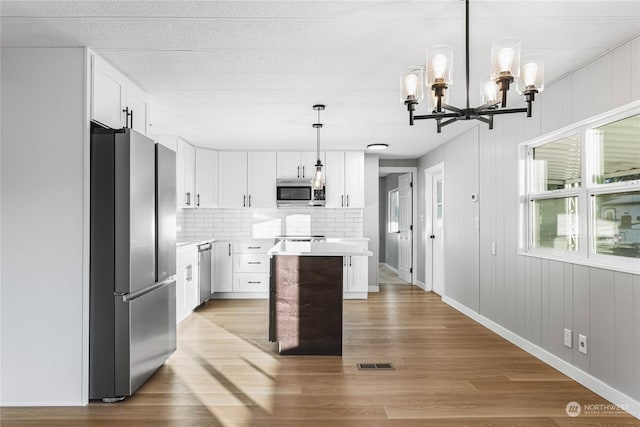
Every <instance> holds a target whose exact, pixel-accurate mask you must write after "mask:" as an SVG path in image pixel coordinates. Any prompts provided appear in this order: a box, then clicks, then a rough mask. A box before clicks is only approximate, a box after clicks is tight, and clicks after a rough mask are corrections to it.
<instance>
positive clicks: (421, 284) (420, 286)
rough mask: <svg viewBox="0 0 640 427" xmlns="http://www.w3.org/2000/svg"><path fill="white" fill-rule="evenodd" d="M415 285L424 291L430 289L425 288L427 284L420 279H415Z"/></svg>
mask: <svg viewBox="0 0 640 427" xmlns="http://www.w3.org/2000/svg"><path fill="white" fill-rule="evenodd" d="M414 284H415V285H416V286H417V287H419V288H420V289H422V290H424V291H430V289H427V285H425V284H424V283H422V282H421V281H420V280H418V279H416V283H414Z"/></svg>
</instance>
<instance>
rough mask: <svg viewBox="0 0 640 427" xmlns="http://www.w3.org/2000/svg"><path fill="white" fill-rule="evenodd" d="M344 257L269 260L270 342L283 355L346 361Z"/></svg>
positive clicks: (287, 256)
mask: <svg viewBox="0 0 640 427" xmlns="http://www.w3.org/2000/svg"><path fill="white" fill-rule="evenodd" d="M342 268H343V257H342V256H298V255H276V256H273V257H272V258H271V283H270V295H269V298H270V307H269V317H270V318H269V321H270V325H269V326H270V327H269V335H270V336H269V340H270V341H273V342H278V343H279V348H280V354H286V355H294V354H298V355H335V356H341V355H342V301H343V298H342V286H343V283H342V278H343V272H342Z"/></svg>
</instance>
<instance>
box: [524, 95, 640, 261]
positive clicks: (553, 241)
mask: <svg viewBox="0 0 640 427" xmlns="http://www.w3.org/2000/svg"><path fill="white" fill-rule="evenodd" d="M524 152H526V162H523V164H524V165H526V170H525V171H524V172H525V173H524V174H523V176H524V177H525V185H524V191H525V192H526V197H523V199H522V200H523V203H524V204H526V205H528V207H526V208H525V209H524V210H523V212H525V215H524V217H523V224H522V225H523V229H524V230H526V232H525V234H524V235H526V238H525V239H526V242H523V243H524V244H523V245H522V246H523V248H524V249H525V250H526V251H527V252H529V253H537V254H539V255H541V256H545V254H546V255H549V256H551V255H553V256H554V257H555V256H560V257H568V258H573V259H582V260H583V261H584V262H585V263H587V264H594V265H603V266H609V267H614V268H623V269H626V268H627V267H628V268H629V269H630V270H632V271H634V272H637V271H638V265H640V263H638V260H637V259H633V260H631V258H640V107H638V106H637V103H635V104H634V105H633V106H632V107H627V108H621V109H618V110H616V111H614V112H612V113H611V114H609V115H603V116H600V117H598V118H597V119H594V120H592V121H590V122H589V121H587V122H584V123H583V124H579V125H576V126H575V127H573V128H565V129H564V130H563V131H560V132H558V133H555V134H551V135H547V136H544V137H542V138H540V139H538V140H536V141H533V142H530V143H528V144H526V145H525V150H523V153H524Z"/></svg>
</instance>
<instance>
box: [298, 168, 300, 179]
mask: <svg viewBox="0 0 640 427" xmlns="http://www.w3.org/2000/svg"><path fill="white" fill-rule="evenodd" d="M298 178H300V166H298Z"/></svg>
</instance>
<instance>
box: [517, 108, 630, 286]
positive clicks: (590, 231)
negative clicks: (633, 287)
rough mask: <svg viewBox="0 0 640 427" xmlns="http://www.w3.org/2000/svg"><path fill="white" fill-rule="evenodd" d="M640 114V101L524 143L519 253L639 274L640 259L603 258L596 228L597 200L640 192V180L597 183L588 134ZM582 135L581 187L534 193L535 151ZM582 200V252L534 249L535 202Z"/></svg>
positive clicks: (522, 148) (580, 230)
mask: <svg viewBox="0 0 640 427" xmlns="http://www.w3.org/2000/svg"><path fill="white" fill-rule="evenodd" d="M637 114H640V101H634V102H632V103H629V104H627V105H624V106H622V107H619V108H616V109H613V110H611V111H608V112H606V113H603V114H600V115H597V116H594V117H591V118H589V119H586V120H583V121H581V122H578V123H574V124H572V125H569V126H566V127H564V128H561V129H558V130H556V131H554V132H550V133H548V134H545V135H542V136H540V137H537V138H534V139H530V140H528V141H524V142H522V143H521V144H520V146H519V153H520V167H519V176H520V185H519V189H520V198H519V199H520V209H519V212H520V215H519V216H520V221H519V222H520V235H519V242H518V248H519V249H518V253H519V254H521V255H528V256H534V257H539V258H547V259H559V260H565V261H568V262H572V263H577V264H583V265H588V266H594V267H601V268H608V269H615V270H619V271H624V272H629V273H633V274H639V273H640V268H638V264H639V259H638V258H631V257H622V256H615V255H607V254H599V253H597V252H596V247H595V241H596V240H595V239H596V236H595V232H594V224H595V220H596V214H595V209H594V202H593V196H596V195H601V194H615V193H621V192H631V191H640V180H633V181H625V182H615V183H604V184H597V183H595V182H594V180H593V174H592V171H593V168H592V163H591V162H592V161H593V160H592V159H593V157H594V156H593V155H592V154H591V153H590V152H589V151H588V150H589V149H590V147H588V146H587V141H588V138H587V131H588V130H589V129H593V128H597V127H600V126H604V125H607V124H609V123H613V122H616V121H620V120H623V119H625V118H628V117H631V116H634V115H637ZM574 135H578V136H579V138H580V150H581V158H580V168H581V171H580V175H581V177H580V178H581V179H580V181H581V185H580V187H577V188H576V187H573V188H566V189H556V190H548V191H535V192H534V191H532V190H531V188H532V185H533V183H534V173H535V171H534V167H533V162H532V160H533V149H534V148H536V147H539V146H542V145H545V144H548V143H551V142H553V141H556V140H559V139H562V138H566V137H570V136H574ZM574 196H575V197H577V198H578V205H577V209H578V217H579V221H580V222H579V227H578V230H579V231H578V250H577V251H569V250H562V249H555V248H541V247H534V246H533V245H532V244H533V238H534V236H533V232H534V220H535V216H534V212H533V209H534V203H533V201H535V200H542V199H557V198H565V197H574Z"/></svg>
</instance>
